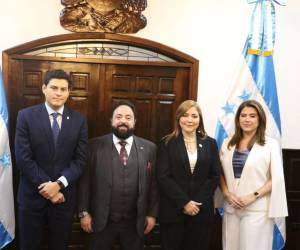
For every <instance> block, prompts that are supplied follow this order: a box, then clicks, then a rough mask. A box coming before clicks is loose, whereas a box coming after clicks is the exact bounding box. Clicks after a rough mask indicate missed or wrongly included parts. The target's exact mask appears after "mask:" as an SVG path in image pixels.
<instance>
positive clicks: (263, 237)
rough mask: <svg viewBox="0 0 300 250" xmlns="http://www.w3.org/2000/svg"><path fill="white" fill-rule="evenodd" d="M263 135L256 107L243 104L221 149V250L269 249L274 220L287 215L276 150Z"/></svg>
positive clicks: (251, 102)
mask: <svg viewBox="0 0 300 250" xmlns="http://www.w3.org/2000/svg"><path fill="white" fill-rule="evenodd" d="M265 130H266V115H265V113H264V110H263V108H262V106H261V105H260V104H259V103H258V102H256V101H254V100H249V101H246V102H243V103H242V104H241V105H240V107H239V108H238V110H237V113H236V116H235V134H234V135H233V136H232V137H231V138H229V139H228V140H226V141H224V144H223V145H222V148H221V153H220V158H221V163H222V168H223V174H222V175H221V179H220V187H221V190H222V192H223V195H224V197H225V201H224V217H223V228H222V230H223V250H257V249H263V250H271V249H272V240H273V226H274V218H277V217H285V216H287V214H288V212H287V202H286V193H285V185H284V175H283V168H282V160H281V152H280V147H279V145H278V143H277V141H276V140H274V139H271V138H269V137H267V136H265Z"/></svg>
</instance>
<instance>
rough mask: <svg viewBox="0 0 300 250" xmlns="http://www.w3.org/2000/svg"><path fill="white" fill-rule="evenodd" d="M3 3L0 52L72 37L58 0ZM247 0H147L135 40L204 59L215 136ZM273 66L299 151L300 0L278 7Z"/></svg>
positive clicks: (204, 100)
mask: <svg viewBox="0 0 300 250" xmlns="http://www.w3.org/2000/svg"><path fill="white" fill-rule="evenodd" d="M2 2H3V3H1V10H2V11H1V15H0V23H1V31H2V32H1V33H2V35H1V39H0V50H1V51H2V50H5V49H7V48H10V47H13V46H16V45H19V44H22V43H25V42H28V41H32V40H35V39H38V38H42V37H47V36H50V35H57V34H63V33H68V32H67V31H66V30H64V29H63V28H62V27H61V26H60V23H59V12H60V10H61V9H62V8H63V6H62V5H61V4H60V0H42V1H41V0H26V1H24V0H7V1H5V2H4V1H2ZM246 2H247V1H246V0H230V1H229V0H185V1H183V0H163V1H160V0H148V8H147V9H146V11H145V12H144V14H145V16H146V17H147V20H148V25H147V27H146V28H145V29H144V30H142V31H140V32H139V33H138V34H137V36H139V37H143V38H148V39H150V40H154V41H158V42H160V43H163V44H166V45H168V46H171V47H174V48H176V49H178V50H180V51H183V52H185V53H187V54H190V55H192V56H193V57H196V58H198V59H199V60H200V69H199V91H198V100H199V103H200V105H201V107H202V110H203V113H204V119H205V126H206V129H207V131H208V133H209V134H210V135H212V136H213V135H214V130H215V124H216V120H217V114H218V113H219V111H220V107H221V105H223V104H224V101H225V99H226V98H227V95H228V91H229V90H230V87H231V85H232V84H233V82H234V74H235V69H236V67H237V66H238V65H237V64H238V59H239V57H240V55H241V51H242V48H243V45H244V42H245V39H246V36H247V33H248V25H249V19H250V14H251V10H252V7H253V6H251V5H248V4H247V3H246ZM276 12H277V37H276V47H275V55H274V63H275V68H276V74H277V88H278V95H279V104H280V109H281V118H282V130H283V147H284V148H298V149H300V132H299V129H298V128H299V127H300V108H299V107H298V106H299V105H297V104H298V103H296V102H297V100H300V87H298V85H297V83H299V84H300V74H297V71H299V69H298V68H297V66H298V65H300V50H298V46H297V45H299V44H300V1H296V0H294V1H293V0H290V1H289V3H288V6H286V7H281V6H276Z"/></svg>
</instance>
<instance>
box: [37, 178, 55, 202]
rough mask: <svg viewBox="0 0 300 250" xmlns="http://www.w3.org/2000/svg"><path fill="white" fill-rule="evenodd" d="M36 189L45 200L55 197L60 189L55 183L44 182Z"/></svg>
mask: <svg viewBox="0 0 300 250" xmlns="http://www.w3.org/2000/svg"><path fill="white" fill-rule="evenodd" d="M38 189H39V193H40V194H41V195H42V196H43V197H45V198H46V199H51V198H53V197H54V196H55V195H57V193H58V192H59V190H60V187H59V185H58V183H57V182H52V181H49V182H44V183H42V184H41V185H39V187H38Z"/></svg>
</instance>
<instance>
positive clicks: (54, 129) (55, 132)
mask: <svg viewBox="0 0 300 250" xmlns="http://www.w3.org/2000/svg"><path fill="white" fill-rule="evenodd" d="M58 115H59V113H57V112H55V113H52V116H53V123H52V133H53V140H54V145H55V146H56V142H57V138H58V135H59V131H60V129H59V125H58V122H57V117H58Z"/></svg>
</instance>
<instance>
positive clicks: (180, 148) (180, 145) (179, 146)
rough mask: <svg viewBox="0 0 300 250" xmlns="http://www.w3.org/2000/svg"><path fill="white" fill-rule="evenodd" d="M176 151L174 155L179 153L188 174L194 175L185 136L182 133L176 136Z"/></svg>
mask: <svg viewBox="0 0 300 250" xmlns="http://www.w3.org/2000/svg"><path fill="white" fill-rule="evenodd" d="M175 141H176V151H177V152H176V153H175V154H174V155H176V154H177V155H179V158H180V160H181V162H182V164H180V165H182V167H183V168H184V169H185V172H186V174H187V175H192V172H191V168H190V161H189V157H188V154H187V150H186V147H185V145H184V141H183V136H182V134H180V135H178V137H177V138H176V140H175Z"/></svg>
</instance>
